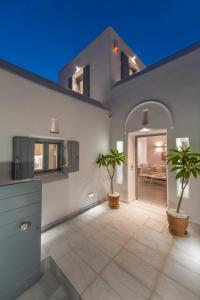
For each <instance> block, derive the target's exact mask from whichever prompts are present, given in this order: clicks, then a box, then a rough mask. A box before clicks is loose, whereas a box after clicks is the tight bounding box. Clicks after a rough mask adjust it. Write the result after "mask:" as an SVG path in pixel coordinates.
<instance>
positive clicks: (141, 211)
mask: <svg viewBox="0 0 200 300" xmlns="http://www.w3.org/2000/svg"><path fill="white" fill-rule="evenodd" d="M48 255H51V256H52V257H53V258H54V260H55V261H56V262H57V263H58V265H59V266H60V268H61V270H63V272H64V273H65V275H66V276H67V277H68V279H69V280H70V281H71V283H72V285H73V286H74V287H75V288H76V289H77V291H78V292H79V293H83V295H82V296H83V299H84V300H89V299H92V300H98V299H99V300H104V299H105V300H107V299H116V300H118V299H123V300H143V299H144V300H145V299H148V300H185V299H187V300H196V299H200V226H197V225H196V226H195V225H194V224H190V226H189V230H188V235H187V237H185V238H177V237H174V236H172V235H171V233H169V231H168V228H167V222H166V208H165V207H158V206H156V205H154V204H152V203H150V202H143V201H134V202H133V203H132V204H127V203H121V205H120V208H119V209H118V210H111V209H110V208H109V207H108V206H107V203H103V204H101V205H99V206H98V207H95V208H92V209H90V210H89V211H87V212H84V213H83V214H81V215H79V216H77V217H75V218H74V219H72V220H70V221H68V222H65V223H64V224H62V225H59V226H57V227H55V228H53V229H51V230H49V231H48V232H45V233H44V234H42V257H43V258H45V257H46V256H48ZM98 274H99V275H98ZM58 294H59V291H58ZM61 294H62V293H61ZM32 296H33V293H30V292H29V293H27V300H33V299H34V300H35V298H33V299H32V298H31V297H32ZM51 296H52V297H53V294H52V295H51ZM28 297H29V298H30V299H29V298H28ZM33 297H34V296H33ZM45 297H46V296H45ZM55 297H56V290H55ZM99 297H100V298H99ZM102 297H103V299H102ZM41 299H44V295H40V298H38V299H37V300H41ZM53 299H54V298H52V299H51V300H53ZM55 299H56V298H55ZM20 300H24V298H22V299H20Z"/></svg>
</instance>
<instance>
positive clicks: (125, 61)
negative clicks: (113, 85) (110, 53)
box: [121, 52, 129, 79]
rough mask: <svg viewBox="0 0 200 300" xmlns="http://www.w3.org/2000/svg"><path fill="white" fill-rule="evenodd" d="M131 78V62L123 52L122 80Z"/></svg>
mask: <svg viewBox="0 0 200 300" xmlns="http://www.w3.org/2000/svg"><path fill="white" fill-rule="evenodd" d="M128 76H129V61H128V56H127V55H126V54H125V53H124V52H121V79H124V78H127V77H128Z"/></svg>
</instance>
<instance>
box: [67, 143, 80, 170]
mask: <svg viewBox="0 0 200 300" xmlns="http://www.w3.org/2000/svg"><path fill="white" fill-rule="evenodd" d="M67 150H68V172H77V171H79V142H77V141H68V142H67Z"/></svg>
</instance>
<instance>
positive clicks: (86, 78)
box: [83, 65, 90, 97]
mask: <svg viewBox="0 0 200 300" xmlns="http://www.w3.org/2000/svg"><path fill="white" fill-rule="evenodd" d="M83 95H85V96H87V97H90V65H87V66H85V67H84V68H83Z"/></svg>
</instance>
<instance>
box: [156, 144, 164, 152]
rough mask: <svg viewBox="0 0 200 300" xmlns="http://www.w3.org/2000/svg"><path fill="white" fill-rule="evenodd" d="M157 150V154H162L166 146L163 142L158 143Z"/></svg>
mask: <svg viewBox="0 0 200 300" xmlns="http://www.w3.org/2000/svg"><path fill="white" fill-rule="evenodd" d="M155 148H156V152H162V151H163V149H164V145H163V144H162V143H161V142H156V145H155Z"/></svg>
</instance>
